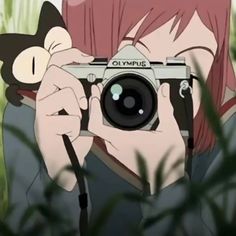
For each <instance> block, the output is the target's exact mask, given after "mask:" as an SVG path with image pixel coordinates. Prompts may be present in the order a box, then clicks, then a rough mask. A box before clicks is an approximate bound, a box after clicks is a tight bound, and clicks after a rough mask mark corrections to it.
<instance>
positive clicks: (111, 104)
mask: <svg viewBox="0 0 236 236" xmlns="http://www.w3.org/2000/svg"><path fill="white" fill-rule="evenodd" d="M156 96H157V94H156V91H155V89H154V87H153V86H152V85H151V84H150V82H149V81H148V80H147V79H145V78H144V77H142V76H140V75H136V74H131V73H129V74H123V75H120V76H117V77H115V78H113V79H112V80H111V81H109V82H108V83H107V84H106V86H105V87H104V89H103V92H102V96H101V107H102V112H103V116H104V117H105V119H106V120H107V121H108V122H109V123H110V124H111V125H112V126H114V127H116V128H119V129H123V130H137V129H140V128H142V127H144V126H145V125H147V124H148V123H149V122H150V121H151V120H152V118H153V116H154V115H155V113H156V111H157V97H156Z"/></svg>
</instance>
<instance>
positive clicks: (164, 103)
mask: <svg viewBox="0 0 236 236" xmlns="http://www.w3.org/2000/svg"><path fill="white" fill-rule="evenodd" d="M157 97H158V101H157V102H158V116H159V120H160V124H159V126H158V127H157V129H159V128H160V127H163V126H170V125H173V124H176V120H175V118H174V110H173V106H172V104H171V101H170V85H169V84H168V83H164V84H162V85H161V86H160V87H159V89H158V93H157Z"/></svg>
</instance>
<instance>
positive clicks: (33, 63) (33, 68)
mask: <svg viewBox="0 0 236 236" xmlns="http://www.w3.org/2000/svg"><path fill="white" fill-rule="evenodd" d="M34 73H35V57H33V60H32V74H33V75H34Z"/></svg>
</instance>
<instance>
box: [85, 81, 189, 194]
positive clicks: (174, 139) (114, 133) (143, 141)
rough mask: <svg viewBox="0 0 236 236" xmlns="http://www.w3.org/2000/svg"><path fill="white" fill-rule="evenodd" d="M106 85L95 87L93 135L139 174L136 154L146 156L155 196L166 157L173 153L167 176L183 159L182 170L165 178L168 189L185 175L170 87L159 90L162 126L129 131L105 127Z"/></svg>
mask: <svg viewBox="0 0 236 236" xmlns="http://www.w3.org/2000/svg"><path fill="white" fill-rule="evenodd" d="M102 89H103V86H102V84H98V85H97V86H96V85H93V86H92V96H91V98H90V120H89V125H88V129H89V131H90V132H92V133H94V134H95V135H97V136H100V137H101V138H103V139H104V140H105V144H106V148H107V151H108V152H109V153H110V154H111V155H113V156H114V157H115V158H116V159H117V160H118V161H120V162H121V163H122V164H123V165H125V166H127V167H128V168H129V169H130V170H132V171H133V172H134V173H136V174H138V168H137V161H136V155H137V152H139V153H140V154H142V155H143V156H144V158H145V160H146V163H147V168H148V170H149V183H150V187H151V193H153V190H154V174H155V170H156V168H157V166H158V165H159V164H160V162H161V160H162V158H163V157H164V156H165V155H166V154H167V153H168V152H169V155H168V158H167V160H166V163H165V167H164V176H165V175H166V174H167V173H168V172H169V171H170V170H171V168H172V166H173V165H174V163H176V162H177V161H179V160H182V162H181V164H180V165H178V167H177V168H176V169H175V170H174V171H171V172H170V174H169V175H168V176H167V178H165V179H164V182H163V185H162V187H165V186H167V185H169V184H171V183H173V182H175V181H176V180H178V179H179V178H181V177H183V176H184V160H185V144H184V141H183V138H182V136H181V133H180V131H179V127H178V124H177V122H176V120H175V117H174V113H173V106H172V104H171V102H170V86H169V84H167V83H164V84H162V85H161V86H160V87H159V89H158V93H157V94H158V96H157V103H158V114H159V120H160V123H159V125H158V127H157V128H156V129H155V130H151V131H145V130H136V131H126V130H121V129H118V128H114V127H111V126H107V125H104V124H103V114H102V110H101V101H100V99H101V92H102Z"/></svg>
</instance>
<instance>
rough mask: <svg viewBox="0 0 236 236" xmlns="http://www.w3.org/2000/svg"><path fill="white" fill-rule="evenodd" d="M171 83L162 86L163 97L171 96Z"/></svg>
mask: <svg viewBox="0 0 236 236" xmlns="http://www.w3.org/2000/svg"><path fill="white" fill-rule="evenodd" d="M169 92H170V85H169V84H168V83H164V84H163V85H162V88H161V93H162V96H163V97H169Z"/></svg>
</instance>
